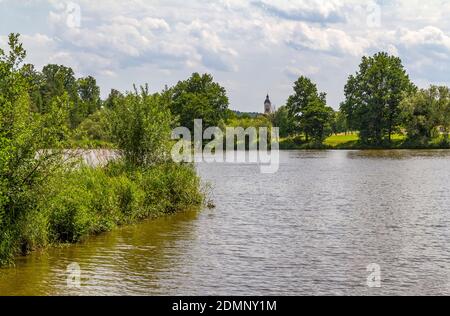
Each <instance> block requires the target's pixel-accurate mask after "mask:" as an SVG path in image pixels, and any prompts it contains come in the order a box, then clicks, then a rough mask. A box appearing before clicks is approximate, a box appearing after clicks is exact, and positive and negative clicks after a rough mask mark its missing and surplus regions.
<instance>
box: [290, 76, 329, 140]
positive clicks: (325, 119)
mask: <svg viewBox="0 0 450 316" xmlns="http://www.w3.org/2000/svg"><path fill="white" fill-rule="evenodd" d="M287 108H288V111H289V113H290V115H291V116H292V117H293V119H294V120H296V132H298V133H304V134H305V138H306V141H307V142H309V139H310V138H312V140H313V141H314V142H317V143H321V142H323V140H324V139H325V138H326V136H327V135H328V134H329V132H330V128H331V126H330V123H331V118H332V112H333V110H332V109H331V108H330V107H327V105H326V94H325V93H319V92H318V90H317V86H316V84H314V83H313V82H312V81H311V80H310V79H309V78H306V77H304V76H301V77H300V78H299V79H298V80H297V81H296V82H295V83H294V94H293V95H291V96H290V97H289V98H288V102H287Z"/></svg>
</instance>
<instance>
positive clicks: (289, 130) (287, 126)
mask: <svg viewBox="0 0 450 316" xmlns="http://www.w3.org/2000/svg"><path fill="white" fill-rule="evenodd" d="M271 118H272V124H273V126H274V127H278V128H279V129H280V137H288V136H290V135H293V134H294V132H295V129H296V125H295V120H294V119H293V117H292V116H291V115H290V113H289V110H288V108H287V107H286V106H281V107H280V108H278V110H277V111H276V112H275V113H273V115H272V116H271Z"/></svg>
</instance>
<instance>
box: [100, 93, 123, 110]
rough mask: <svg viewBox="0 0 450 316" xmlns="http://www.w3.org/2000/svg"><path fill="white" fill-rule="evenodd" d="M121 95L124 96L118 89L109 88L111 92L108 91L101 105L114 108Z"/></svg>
mask: <svg viewBox="0 0 450 316" xmlns="http://www.w3.org/2000/svg"><path fill="white" fill-rule="evenodd" d="M123 97H124V96H123V94H122V93H121V92H120V91H118V90H116V89H111V92H110V93H109V95H108V98H106V100H105V101H104V103H103V105H104V106H105V108H107V109H114V108H115V107H116V106H117V104H119V102H120V100H121V99H122V98H123Z"/></svg>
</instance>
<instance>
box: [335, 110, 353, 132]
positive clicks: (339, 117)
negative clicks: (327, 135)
mask: <svg viewBox="0 0 450 316" xmlns="http://www.w3.org/2000/svg"><path fill="white" fill-rule="evenodd" d="M331 129H332V132H333V133H334V134H339V133H347V132H348V131H349V126H348V122H347V118H346V116H345V114H344V113H342V111H335V112H334V113H333V121H332V126H331Z"/></svg>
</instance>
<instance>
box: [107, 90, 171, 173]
mask: <svg viewBox="0 0 450 316" xmlns="http://www.w3.org/2000/svg"><path fill="white" fill-rule="evenodd" d="M171 125H172V116H171V113H170V109H169V108H168V106H167V104H166V103H165V102H163V101H162V99H161V95H159V94H154V95H151V94H149V92H148V87H147V86H145V87H141V91H137V89H136V88H135V91H134V93H128V94H127V95H126V96H125V97H124V98H123V99H120V102H119V104H117V106H116V107H115V108H114V110H113V111H112V112H111V116H110V128H111V130H110V133H111V136H112V139H113V141H114V142H115V143H116V144H117V146H118V148H119V149H120V150H121V151H122V153H123V155H124V158H125V160H126V161H127V162H128V163H129V164H131V165H133V166H138V167H148V166H151V165H154V164H156V163H159V162H164V161H165V160H167V159H168V153H169V145H170V139H171Z"/></svg>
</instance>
